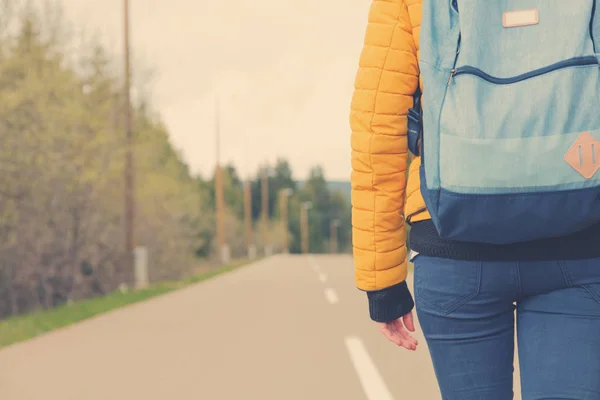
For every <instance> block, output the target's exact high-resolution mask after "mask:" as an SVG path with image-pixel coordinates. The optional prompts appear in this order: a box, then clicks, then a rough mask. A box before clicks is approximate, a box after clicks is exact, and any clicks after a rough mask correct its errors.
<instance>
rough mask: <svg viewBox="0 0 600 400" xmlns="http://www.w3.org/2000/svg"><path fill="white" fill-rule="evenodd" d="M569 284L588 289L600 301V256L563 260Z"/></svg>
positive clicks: (562, 263)
mask: <svg viewBox="0 0 600 400" xmlns="http://www.w3.org/2000/svg"><path fill="white" fill-rule="evenodd" d="M561 267H562V269H563V273H564V275H565V278H566V279H567V283H568V284H569V286H575V287H577V286H579V287H583V288H584V289H585V290H587V291H588V292H589V293H590V294H591V295H592V297H594V299H596V301H597V302H598V303H600V258H590V259H585V260H566V261H561Z"/></svg>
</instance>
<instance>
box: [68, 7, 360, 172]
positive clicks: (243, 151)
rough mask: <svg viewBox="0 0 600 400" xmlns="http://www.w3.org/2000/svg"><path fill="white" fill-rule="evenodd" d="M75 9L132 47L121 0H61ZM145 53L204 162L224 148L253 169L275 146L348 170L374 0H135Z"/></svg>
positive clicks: (190, 149) (192, 149) (174, 122)
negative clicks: (218, 144)
mask: <svg viewBox="0 0 600 400" xmlns="http://www.w3.org/2000/svg"><path fill="white" fill-rule="evenodd" d="M62 1H63V4H64V6H65V10H66V13H67V16H68V17H69V19H70V20H72V21H73V22H74V23H75V25H76V26H78V27H84V28H85V31H86V32H87V33H89V34H93V33H95V34H98V35H99V36H100V37H101V38H102V40H103V41H104V42H105V43H106V44H107V46H108V47H109V48H110V49H111V50H112V51H113V52H114V54H115V55H116V56H118V57H121V55H122V50H121V46H122V42H121V35H122V26H121V24H122V19H121V18H122V0H62ZM130 1H131V3H132V7H131V13H132V27H131V29H132V45H133V49H134V51H135V55H134V57H135V59H136V60H140V61H141V62H142V63H143V64H144V67H150V68H152V69H153V70H154V72H155V75H154V76H153V79H152V90H153V95H154V108H155V109H156V110H157V111H158V112H159V113H160V114H161V116H162V118H163V120H164V121H165V122H166V124H167V126H168V128H169V131H170V134H171V140H172V143H173V144H174V146H175V147H176V148H177V149H179V150H181V151H182V153H183V155H184V157H185V159H186V161H187V162H188V164H189V165H190V166H191V168H192V170H193V171H194V172H200V173H202V174H204V175H206V174H207V173H209V172H210V171H212V168H213V166H214V162H215V151H214V148H215V141H214V133H213V132H214V126H215V123H214V121H215V118H214V107H213V104H214V100H213V99H214V97H215V94H216V93H220V98H221V111H222V158H223V159H224V160H225V161H233V162H234V163H235V164H236V166H238V168H239V169H240V171H241V173H242V174H243V175H246V174H248V173H250V172H254V171H255V169H256V167H257V165H258V164H260V163H263V162H265V161H267V160H269V161H273V160H275V159H276V158H277V156H282V157H285V158H287V159H289V160H290V162H291V163H292V166H293V168H294V170H295V173H296V177H297V178H300V179H301V178H304V177H305V176H306V174H307V172H308V169H309V168H310V167H311V166H312V165H315V164H321V165H322V166H323V167H324V168H325V172H326V174H327V176H328V178H331V179H344V180H347V179H349V176H350V142H349V139H350V129H349V125H348V116H349V105H350V98H351V95H352V85H353V81H354V74H355V72H356V66H357V63H358V55H359V52H360V49H361V44H362V39H363V34H364V29H365V26H366V25H365V24H366V18H367V13H368V7H369V1H368V0H252V1H250V0H227V1H219V0H216V1H215V0H213V1H206V0H130Z"/></svg>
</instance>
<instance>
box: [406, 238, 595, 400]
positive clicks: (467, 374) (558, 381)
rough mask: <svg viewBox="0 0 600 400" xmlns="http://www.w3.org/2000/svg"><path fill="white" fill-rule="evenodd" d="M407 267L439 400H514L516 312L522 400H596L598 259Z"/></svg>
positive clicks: (420, 261)
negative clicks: (412, 269) (411, 273)
mask: <svg viewBox="0 0 600 400" xmlns="http://www.w3.org/2000/svg"><path fill="white" fill-rule="evenodd" d="M599 245H600V244H599ZM414 263H415V302H416V310H417V313H418V317H419V321H420V324H421V328H422V329H423V332H424V334H425V338H426V341H427V346H428V347H429V350H430V353H431V358H432V360H433V365H434V369H435V373H436V376H437V380H438V384H439V386H440V390H441V393H442V397H443V399H444V400H475V399H478V400H479V399H481V400H508V399H512V398H513V362H514V357H513V354H514V337H515V335H514V330H515V310H516V322H517V323H516V329H517V338H518V348H519V363H520V370H521V389H522V395H523V400H542V399H545V400H550V399H552V400H559V399H560V400H567V399H568V400H600V259H592V260H579V261H545V262H470V261H455V260H448V259H441V258H433V257H427V256H423V255H418V256H417V257H416V259H415V260H414Z"/></svg>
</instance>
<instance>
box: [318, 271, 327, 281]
mask: <svg viewBox="0 0 600 400" xmlns="http://www.w3.org/2000/svg"><path fill="white" fill-rule="evenodd" d="M319 281H321V283H325V282H327V275H325V274H323V273H321V274H319Z"/></svg>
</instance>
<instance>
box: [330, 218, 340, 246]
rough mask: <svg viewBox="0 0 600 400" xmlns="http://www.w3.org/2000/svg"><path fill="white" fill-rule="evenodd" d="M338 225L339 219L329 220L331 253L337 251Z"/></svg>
mask: <svg viewBox="0 0 600 400" xmlns="http://www.w3.org/2000/svg"><path fill="white" fill-rule="evenodd" d="M338 226H340V221H338V220H337V219H335V220H333V221H331V234H330V239H329V240H330V241H331V243H330V245H331V254H336V253H337V252H338V235H337V233H338Z"/></svg>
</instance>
